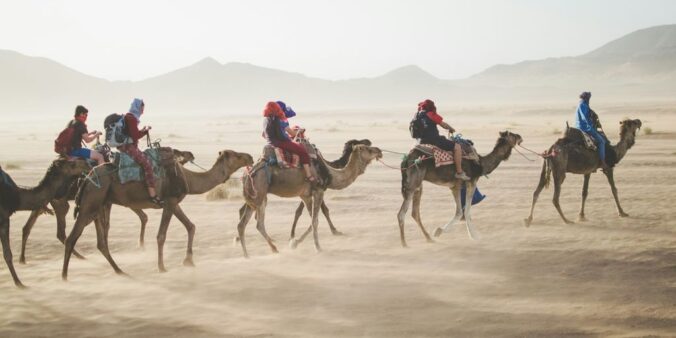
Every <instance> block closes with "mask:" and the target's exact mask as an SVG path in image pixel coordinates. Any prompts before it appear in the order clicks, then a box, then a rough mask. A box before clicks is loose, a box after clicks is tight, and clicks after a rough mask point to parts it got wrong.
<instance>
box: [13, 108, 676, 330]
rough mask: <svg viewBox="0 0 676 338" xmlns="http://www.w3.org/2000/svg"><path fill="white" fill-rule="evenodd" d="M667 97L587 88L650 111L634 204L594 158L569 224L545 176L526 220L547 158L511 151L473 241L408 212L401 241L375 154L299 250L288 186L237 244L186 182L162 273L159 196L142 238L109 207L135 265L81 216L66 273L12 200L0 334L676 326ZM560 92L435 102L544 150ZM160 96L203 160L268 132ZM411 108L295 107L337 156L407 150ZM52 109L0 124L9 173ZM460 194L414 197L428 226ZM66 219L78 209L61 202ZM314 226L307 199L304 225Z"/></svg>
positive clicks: (171, 124) (24, 171) (34, 151)
mask: <svg viewBox="0 0 676 338" xmlns="http://www.w3.org/2000/svg"><path fill="white" fill-rule="evenodd" d="M673 107H674V105H673V104H672V105H658V104H643V105H633V106H596V107H595V109H596V110H597V111H598V112H599V113H600V114H601V116H602V119H603V121H604V124H605V127H606V130H607V131H608V133H609V135H610V136H611V139H612V140H613V141H617V139H618V121H620V120H621V119H622V118H624V117H632V118H641V119H642V120H643V122H644V127H650V128H651V129H652V134H651V135H646V134H645V133H644V132H641V134H640V135H639V136H638V138H637V143H636V146H635V147H634V148H632V149H631V150H630V152H629V153H628V155H627V156H626V158H625V159H624V160H623V161H622V162H621V163H620V164H619V166H618V168H617V170H616V181H617V185H618V188H619V192H620V198H621V201H622V204H623V207H624V209H625V211H626V212H628V213H629V214H630V215H631V217H628V218H619V217H618V216H617V213H616V210H615V206H614V202H613V200H612V195H611V193H610V189H609V187H608V184H607V182H606V180H605V177H604V176H603V175H602V174H600V173H598V174H595V175H593V176H592V180H591V188H590V196H589V199H588V202H587V203H588V204H587V217H588V219H589V220H588V221H587V222H584V223H577V224H574V225H565V224H563V223H562V221H561V220H560V219H559V217H558V215H557V214H556V211H555V209H554V207H553V206H552V204H551V202H550V201H551V194H552V190H551V189H549V190H545V191H544V192H543V194H542V196H541V199H540V203H539V204H538V206H537V208H536V214H535V221H534V223H533V225H532V227H531V228H524V226H523V225H522V219H523V218H524V217H525V216H527V214H528V210H529V207H530V201H531V195H532V191H533V189H534V188H535V186H536V184H537V180H538V176H539V172H540V166H541V162H540V161H535V162H529V161H527V160H525V159H524V158H522V157H521V156H519V155H518V154H516V153H514V154H513V155H512V158H511V159H510V160H509V161H508V162H505V163H503V164H502V165H501V166H500V167H499V168H498V169H497V170H496V171H495V172H494V173H493V174H492V175H490V178H489V179H481V180H480V181H479V186H480V188H481V191H482V192H483V193H485V194H487V195H488V198H487V199H486V200H485V201H484V202H482V203H481V204H479V205H477V206H475V208H474V209H473V217H474V221H475V225H476V226H477V228H478V230H479V231H480V232H481V234H482V235H483V238H482V240H480V241H472V240H470V239H469V238H468V236H467V234H466V230H465V228H464V225H461V226H457V227H456V228H455V229H454V230H453V231H451V232H450V233H446V234H444V235H442V237H440V238H439V239H438V240H437V241H436V243H432V244H428V243H426V242H425V240H424V238H423V237H422V234H421V233H420V231H419V229H418V228H417V226H416V225H415V223H414V222H413V220H412V219H411V218H410V217H407V228H406V234H407V239H408V242H409V245H410V248H408V249H403V248H402V247H401V246H400V244H399V233H398V226H397V222H396V213H397V211H398V209H399V206H400V205H401V201H402V198H401V195H400V192H399V189H400V174H399V172H398V171H396V170H391V169H388V168H386V167H385V166H383V165H382V164H380V163H374V164H372V165H371V166H370V167H369V168H368V170H367V172H366V173H365V174H364V175H363V176H362V177H360V179H359V180H358V181H357V182H356V183H355V184H353V185H352V186H351V187H349V188H347V189H345V190H343V191H329V192H328V193H327V194H326V197H327V203H328V205H329V207H330V208H331V212H332V216H333V220H334V222H335V224H336V225H337V227H338V228H339V229H340V230H342V231H344V232H345V233H346V236H332V235H331V234H330V232H329V231H328V227H327V226H326V222H325V221H324V220H323V219H322V220H321V221H320V241H321V243H322V246H323V248H324V252H322V253H319V254H318V253H315V251H314V248H313V245H312V242H311V240H308V241H306V242H304V243H302V244H301V246H300V247H299V248H298V249H296V250H291V249H289V248H288V246H287V245H286V241H287V239H288V236H289V230H290V224H291V220H292V213H293V211H292V210H293V209H294V208H295V206H296V204H297V203H298V201H297V200H292V199H281V198H276V197H271V198H270V201H269V203H268V213H267V229H268V232H269V233H270V234H271V236H272V237H273V238H274V239H275V240H276V241H277V243H278V246H279V247H280V253H279V254H272V253H271V252H270V250H269V248H268V247H267V245H266V244H265V242H264V241H263V239H262V237H261V236H260V235H259V234H258V232H257V231H256V229H255V225H254V224H253V223H252V224H249V227H248V228H247V241H248V242H247V244H248V248H249V252H250V254H251V256H252V257H251V258H250V259H244V258H242V255H241V251H240V248H239V246H233V241H232V239H233V237H234V235H235V233H236V229H235V228H236V221H237V209H238V208H239V206H240V205H241V203H242V202H241V200H240V199H237V198H231V199H227V200H217V201H207V200H206V198H205V196H204V195H200V196H189V197H188V198H186V200H185V201H184V202H183V204H182V205H183V209H184V211H185V212H186V213H187V215H188V216H189V217H190V218H191V219H192V220H193V222H194V223H195V224H196V225H197V234H196V239H195V263H196V265H197V266H196V267H194V268H189V267H184V266H182V265H181V262H182V259H183V255H184V250H185V244H186V239H187V237H186V233H185V230H184V228H183V227H182V226H181V225H180V223H179V222H177V221H176V220H174V221H173V222H172V224H171V226H170V229H169V238H168V241H167V245H166V249H165V260H166V264H167V268H168V269H169V272H168V273H164V274H160V273H158V272H157V267H156V245H155V233H156V231H157V226H158V223H159V218H160V217H159V216H160V213H159V212H158V211H153V210H151V211H148V213H149V215H150V218H151V221H150V223H149V227H148V235H147V243H146V248H145V250H143V249H140V248H138V244H137V237H138V231H139V222H138V220H137V219H136V218H135V215H134V214H132V213H131V212H130V211H128V210H126V209H123V208H121V207H114V208H113V216H112V229H111V233H110V241H111V250H112V254H113V256H114V257H115V259H116V260H117V262H118V264H119V265H120V266H121V267H122V268H123V269H124V270H125V271H126V272H128V273H129V274H130V275H131V278H125V277H121V276H117V275H115V274H114V273H113V271H112V269H111V268H110V267H109V265H108V264H107V262H106V261H105V260H104V258H103V257H102V256H101V255H100V253H99V252H98V250H97V249H96V242H95V240H96V238H95V237H96V236H95V231H94V229H93V226H89V227H87V229H86V230H85V233H84V234H83V236H82V238H81V239H80V241H79V242H78V247H79V248H80V250H81V252H83V253H84V254H85V255H86V256H87V257H88V258H87V260H77V259H73V260H72V261H71V268H70V281H69V282H62V281H61V278H60V271H61V265H62V259H63V247H62V246H61V244H60V243H59V242H58V241H57V240H56V238H55V228H56V226H55V225H56V223H55V219H54V218H53V217H51V216H44V217H41V218H40V219H39V220H38V223H37V224H36V226H35V228H34V230H33V234H32V236H31V238H30V241H29V244H28V264H27V265H19V264H18V256H19V250H20V238H21V227H22V225H23V224H24V222H25V220H26V218H27V216H28V213H27V212H19V213H17V214H16V215H14V216H13V217H12V229H11V236H12V248H13V250H14V253H15V262H16V263H17V268H18V273H19V275H20V277H21V278H22V280H23V282H24V283H26V284H27V285H29V286H30V289H28V290H19V289H16V288H15V287H14V285H13V283H12V281H11V278H10V276H9V273H8V271H7V268H6V267H5V266H4V264H0V277H1V278H0V290H1V291H0V292H1V293H2V295H3V296H2V301H0V302H1V304H2V312H1V313H0V337H23V336H38V337H40V336H42V337H56V336H59V337H61V336H63V337H92V336H97V337H154V336H158V337H160V336H161V337H174V336H175V337H187V336H190V337H222V336H226V337H227V336H233V337H242V336H287V337H291V336H294V337H296V336H305V337H316V336H359V337H394V336H396V337H399V336H438V337H448V336H460V337H465V336H489V337H490V336H519V337H523V336H527V337H530V336H616V337H625V336H646V335H655V336H676V239H675V237H674V234H675V232H676V230H675V229H674V226H675V225H676V222H675V221H674V219H676V208H675V207H674V201H675V200H676V199H675V198H676V191H675V189H676V185H675V184H674V182H676V170H674V165H676V142H674V141H675V140H676V114H675V113H676V112H675V111H674V109H673ZM572 109H573V108H572V105H571V106H570V107H533V108H514V107H499V108H493V107H486V108H472V109H463V110H462V111H460V110H458V111H447V112H442V113H443V114H444V115H446V117H447V119H448V120H449V121H450V122H451V124H452V125H454V126H455V127H456V129H458V130H459V131H460V132H461V133H463V134H464V135H465V136H467V137H470V138H472V139H473V140H474V141H475V143H476V145H477V148H478V150H479V152H480V153H487V152H488V151H490V149H492V146H493V145H494V142H495V140H496V138H497V136H498V132H499V131H501V130H505V129H510V130H511V131H513V132H516V133H519V134H521V135H522V136H523V138H524V140H525V141H524V145H525V146H527V147H530V148H533V149H537V150H543V149H544V148H546V147H547V146H548V145H550V144H551V143H552V142H554V140H555V139H556V138H557V137H558V135H557V134H558V133H559V132H560V131H561V130H562V129H563V128H564V127H565V120H570V121H572ZM95 114H96V113H95V112H94V114H90V115H92V116H91V120H92V121H94V122H91V121H90V124H92V125H98V124H100V121H101V120H102V119H103V117H104V115H105V114H103V113H102V114H100V115H101V116H98V118H96V117H97V116H96V115H95ZM153 114H155V115H153ZM158 115H159V112H153V111H151V110H149V114H148V115H147V116H146V123H150V124H152V125H153V126H154V129H153V134H154V135H153V136H155V137H161V138H162V139H163V144H164V145H171V146H174V147H176V148H179V149H187V150H191V151H193V152H194V153H195V155H196V156H197V162H198V163H199V164H201V165H202V166H209V165H210V164H211V163H213V161H214V160H215V158H216V153H217V152H218V151H219V150H221V149H226V148H228V149H234V150H238V151H245V152H249V153H251V154H253V155H254V157H257V156H258V154H259V152H260V149H261V146H262V144H263V141H262V140H261V139H260V137H259V135H260V124H261V121H260V118H259V117H257V115H256V116H255V117H231V118H226V117H200V116H197V117H195V116H190V117H189V118H188V117H182V118H161V117H160V116H158ZM409 115H410V112H407V111H402V112H397V113H395V112H391V111H390V112H387V111H383V112H374V113H369V114H365V113H361V112H352V113H341V114H332V113H328V112H325V113H322V114H309V113H308V114H305V115H303V114H302V113H301V116H299V117H297V118H295V120H296V121H295V122H296V123H302V124H304V125H305V126H307V127H308V129H309V130H310V131H309V135H310V137H311V139H312V141H313V142H314V143H316V144H317V145H318V146H319V147H320V148H321V149H323V152H324V153H325V154H326V156H327V157H328V158H336V157H337V156H338V153H339V151H340V150H341V149H342V144H343V142H345V141H346V140H348V139H350V138H370V139H371V140H372V141H373V143H374V145H376V146H379V147H381V148H383V149H387V150H393V151H407V150H408V149H409V148H410V147H411V145H412V140H411V139H410V138H409V137H408V134H407V132H408V131H407V129H406V128H407V125H408V120H409ZM62 120H63V119H58V118H50V119H43V118H37V117H32V116H27V117H22V119H21V121H5V122H4V123H3V124H2V125H0V144H2V145H3V146H2V147H1V149H2V154H1V155H2V156H1V158H0V163H2V165H3V167H5V168H9V170H8V171H9V173H10V174H12V176H13V177H14V178H15V179H16V181H17V182H18V183H19V184H22V185H35V184H36V183H37V181H38V180H39V179H40V178H41V177H42V175H43V173H44V170H45V169H46V167H47V163H48V162H49V160H50V159H51V158H52V156H53V154H52V153H51V147H52V140H53V139H54V136H55V135H56V133H58V131H59V130H60V128H61V126H62V125H63V124H64V123H65V121H62ZM29 125H32V127H28V126H29ZM36 126H39V127H36ZM36 128H39V129H36ZM645 130H646V128H644V131H645ZM155 131H156V132H155ZM531 157H532V156H531ZM399 158H400V156H399V155H396V154H386V156H385V158H384V160H385V161H386V162H387V163H389V164H392V165H397V164H398V162H399ZM194 169H195V170H199V169H197V168H194ZM240 176H241V174H240V173H237V174H236V175H235V176H234V179H239V177H240ZM581 186H582V177H580V176H568V179H567V180H566V182H565V183H564V189H563V194H562V205H563V209H564V211H565V212H566V213H567V215H568V216H570V218H572V219H575V218H576V215H577V211H578V208H579V201H580V192H581ZM233 193H236V192H233ZM454 208H455V207H454V205H453V202H452V198H451V195H450V193H449V191H448V190H447V189H444V188H440V187H435V186H432V185H430V184H426V186H425V193H424V196H423V210H422V213H423V221H424V222H425V224H426V226H427V228H428V230H430V231H431V230H433V229H434V228H435V227H436V226H439V225H441V224H444V223H445V222H446V221H447V220H449V219H450V218H451V217H452V215H453V212H454ZM68 222H69V228H70V225H72V223H73V220H72V216H69V217H68ZM307 225H309V217H308V216H307V215H305V216H304V217H303V218H302V226H303V227H305V226H307Z"/></svg>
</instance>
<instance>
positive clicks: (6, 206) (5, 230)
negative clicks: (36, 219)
mask: <svg viewBox="0 0 676 338" xmlns="http://www.w3.org/2000/svg"><path fill="white" fill-rule="evenodd" d="M89 169H90V167H89V165H88V164H87V162H85V161H84V160H74V161H70V160H67V159H65V158H59V159H56V160H54V161H53V162H52V164H51V165H50V167H49V169H47V173H46V174H45V176H44V177H43V178H42V180H41V181H40V183H38V185H37V186H36V187H34V188H22V187H16V186H14V187H13V186H8V185H7V184H6V183H5V182H2V183H1V185H2V189H1V190H2V191H1V192H0V240H2V251H3V255H4V258H5V262H6V263H7V267H8V268H9V272H10V273H11V274H12V278H13V279H14V284H15V285H16V286H17V287H20V288H23V287H24V285H23V284H22V283H21V281H20V280H19V277H18V276H17V274H16V271H15V270H14V264H13V262H12V249H11V247H10V242H9V217H10V216H11V215H12V214H13V213H14V212H15V211H19V210H35V209H40V208H42V207H43V206H44V205H45V204H47V203H48V202H49V201H51V200H52V199H54V196H55V195H56V193H57V191H58V190H59V189H60V188H61V187H62V186H63V185H64V184H66V183H67V182H69V181H70V180H72V179H73V178H75V177H78V176H80V175H82V173H86V172H87V171H89Z"/></svg>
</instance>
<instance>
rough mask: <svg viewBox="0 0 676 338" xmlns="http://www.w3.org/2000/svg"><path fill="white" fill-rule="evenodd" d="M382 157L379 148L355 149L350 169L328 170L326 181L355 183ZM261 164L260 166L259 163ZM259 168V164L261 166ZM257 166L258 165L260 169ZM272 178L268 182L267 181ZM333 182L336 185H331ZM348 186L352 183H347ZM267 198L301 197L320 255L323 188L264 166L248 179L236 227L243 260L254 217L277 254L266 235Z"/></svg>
mask: <svg viewBox="0 0 676 338" xmlns="http://www.w3.org/2000/svg"><path fill="white" fill-rule="evenodd" d="M380 157H382V152H381V151H380V149H378V148H376V147H369V146H366V145H356V146H354V148H353V151H352V154H350V157H349V160H348V162H347V165H346V166H345V168H343V169H334V168H331V167H327V168H326V170H327V171H328V173H329V176H330V178H329V177H324V178H323V179H324V180H330V181H329V182H328V184H329V185H331V184H336V185H340V184H344V185H345V186H347V185H349V184H350V183H352V182H354V180H355V179H356V178H357V176H359V175H360V174H361V173H363V172H364V170H365V169H366V166H367V165H368V164H369V163H370V162H371V161H372V160H373V159H376V158H380ZM259 163H260V162H259ZM259 165H260V164H259ZM257 166H258V165H257ZM268 177H269V180H268ZM331 182H333V183H331ZM348 182H349V183H348ZM267 194H274V195H277V196H280V197H300V198H301V199H302V200H303V203H305V206H306V208H307V209H308V211H310V215H311V216H312V223H311V228H312V235H313V237H314V243H315V249H316V250H317V251H321V247H320V246H319V238H318V235H317V224H318V216H319V214H318V213H319V208H320V206H321V204H322V200H323V197H324V190H323V187H320V186H317V185H312V184H310V183H309V182H307V181H306V180H305V177H304V174H303V171H302V170H301V169H281V168H279V167H277V166H267V165H266V166H265V167H264V168H262V169H260V170H258V171H257V172H255V173H254V174H253V176H251V175H246V176H245V182H244V199H245V205H244V207H245V209H244V213H243V215H242V216H241V217H240V221H239V224H238V225H237V233H238V236H237V237H235V241H239V242H240V244H241V246H242V253H243V254H244V257H249V254H248V253H247V250H246V244H245V242H244V230H245V229H246V225H247V223H248V222H249V220H250V219H251V216H252V215H253V214H254V212H255V213H256V220H257V226H256V228H257V229H258V231H259V232H260V233H261V235H263V237H264V238H265V240H266V241H267V242H268V245H269V246H270V249H272V252H275V253H276V252H278V251H277V247H276V246H275V245H274V244H273V243H272V238H270V236H268V234H267V232H266V231H265V207H266V205H267ZM295 242H296V240H295V239H294V238H292V239H291V246H292V247H293V246H295V244H294V243H295Z"/></svg>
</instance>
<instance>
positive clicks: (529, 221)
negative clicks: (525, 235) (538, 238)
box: [523, 217, 533, 228]
mask: <svg viewBox="0 0 676 338" xmlns="http://www.w3.org/2000/svg"><path fill="white" fill-rule="evenodd" d="M531 222H533V219H532V218H530V217H528V218H524V219H523V226H525V227H526V228H530V224H531Z"/></svg>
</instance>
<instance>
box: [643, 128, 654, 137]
mask: <svg viewBox="0 0 676 338" xmlns="http://www.w3.org/2000/svg"><path fill="white" fill-rule="evenodd" d="M652 133H653V128H650V127H644V128H643V134H644V135H652Z"/></svg>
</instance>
